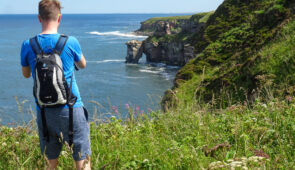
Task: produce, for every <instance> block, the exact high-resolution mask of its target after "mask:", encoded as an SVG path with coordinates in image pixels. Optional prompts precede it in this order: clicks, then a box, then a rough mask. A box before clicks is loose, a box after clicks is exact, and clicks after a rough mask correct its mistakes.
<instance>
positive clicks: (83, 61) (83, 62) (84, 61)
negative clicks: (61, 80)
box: [76, 54, 86, 69]
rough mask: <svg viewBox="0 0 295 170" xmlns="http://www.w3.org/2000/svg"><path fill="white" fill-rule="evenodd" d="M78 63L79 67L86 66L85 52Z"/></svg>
mask: <svg viewBox="0 0 295 170" xmlns="http://www.w3.org/2000/svg"><path fill="white" fill-rule="evenodd" d="M76 64H77V65H78V67H79V68H82V69H83V68H86V59H85V57H84V55H83V54H82V56H81V60H80V61H79V62H77V63H76Z"/></svg>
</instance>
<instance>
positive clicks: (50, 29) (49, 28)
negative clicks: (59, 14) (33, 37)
mask: <svg viewBox="0 0 295 170" xmlns="http://www.w3.org/2000/svg"><path fill="white" fill-rule="evenodd" d="M58 26H59V24H58V22H56V21H48V22H43V23H42V32H41V33H40V34H57V30H58Z"/></svg>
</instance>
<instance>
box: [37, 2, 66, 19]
mask: <svg viewBox="0 0 295 170" xmlns="http://www.w3.org/2000/svg"><path fill="white" fill-rule="evenodd" d="M60 13H61V5H60V2H59V1H58V0H42V1H40V2H39V15H40V17H41V19H43V20H45V21H56V20H57V19H58V15H59V14H60Z"/></svg>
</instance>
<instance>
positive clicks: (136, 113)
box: [134, 105, 139, 114]
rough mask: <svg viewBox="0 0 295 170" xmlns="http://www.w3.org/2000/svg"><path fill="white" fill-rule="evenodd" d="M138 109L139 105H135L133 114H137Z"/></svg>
mask: <svg viewBox="0 0 295 170" xmlns="http://www.w3.org/2000/svg"><path fill="white" fill-rule="evenodd" d="M138 111H139V106H138V105H137V106H136V109H135V112H134V114H137V113H138Z"/></svg>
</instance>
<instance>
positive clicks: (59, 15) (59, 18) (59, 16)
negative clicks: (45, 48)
mask: <svg viewBox="0 0 295 170" xmlns="http://www.w3.org/2000/svg"><path fill="white" fill-rule="evenodd" d="M60 20H61V14H58V23H60Z"/></svg>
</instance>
